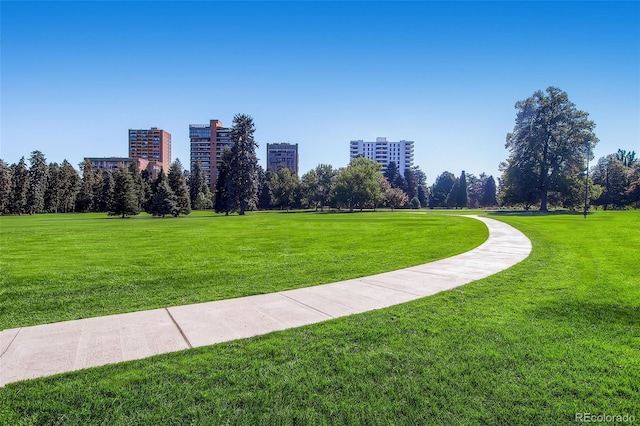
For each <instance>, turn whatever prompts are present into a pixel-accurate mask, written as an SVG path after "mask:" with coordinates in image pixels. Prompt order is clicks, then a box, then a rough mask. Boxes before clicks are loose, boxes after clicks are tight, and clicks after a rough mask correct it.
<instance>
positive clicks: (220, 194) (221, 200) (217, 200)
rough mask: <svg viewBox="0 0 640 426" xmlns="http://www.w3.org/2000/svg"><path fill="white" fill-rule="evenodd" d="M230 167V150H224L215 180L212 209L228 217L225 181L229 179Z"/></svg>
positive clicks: (229, 208)
mask: <svg viewBox="0 0 640 426" xmlns="http://www.w3.org/2000/svg"><path fill="white" fill-rule="evenodd" d="M230 167H231V150H230V149H229V148H225V150H224V152H223V154H222V162H221V164H220V168H219V169H218V177H217V179H216V192H215V195H214V197H213V209H214V210H215V212H216V213H224V214H225V215H228V214H229V212H230V211H231V203H230V202H229V197H228V195H227V180H228V178H229V168H230Z"/></svg>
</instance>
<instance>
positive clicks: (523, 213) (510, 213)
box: [487, 210, 593, 216]
mask: <svg viewBox="0 0 640 426" xmlns="http://www.w3.org/2000/svg"><path fill="white" fill-rule="evenodd" d="M592 213H593V212H587V215H591V214H592ZM487 214H488V215H490V216H561V215H562V216H567V215H569V216H583V212H581V211H577V210H552V211H548V212H542V211H539V210H491V211H487Z"/></svg>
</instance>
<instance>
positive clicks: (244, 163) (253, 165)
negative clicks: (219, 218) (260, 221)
mask: <svg viewBox="0 0 640 426" xmlns="http://www.w3.org/2000/svg"><path fill="white" fill-rule="evenodd" d="M254 132H255V127H254V125H253V119H252V118H251V117H250V116H249V115H246V114H236V115H235V116H234V117H233V125H232V126H231V131H230V132H229V136H230V138H231V141H232V142H233V146H232V148H231V159H230V162H229V171H228V172H229V174H228V176H227V181H226V192H227V194H226V196H227V200H228V202H229V206H228V207H229V211H237V212H238V214H239V215H241V216H242V215H244V214H245V212H246V211H247V210H252V209H255V208H256V204H257V201H258V158H257V157H256V148H257V146H258V144H257V143H256V142H255V140H254V136H253V134H254Z"/></svg>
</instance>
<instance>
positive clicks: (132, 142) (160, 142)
mask: <svg viewBox="0 0 640 426" xmlns="http://www.w3.org/2000/svg"><path fill="white" fill-rule="evenodd" d="M129 157H130V158H140V159H141V160H145V161H147V162H148V164H147V165H146V166H145V167H140V169H141V170H144V169H146V170H147V171H149V172H150V173H151V174H152V176H153V177H154V178H155V177H157V175H158V173H159V172H160V169H163V170H164V172H165V173H169V167H171V133H169V132H167V131H164V130H162V129H158V128H157V127H152V128H151V129H129Z"/></svg>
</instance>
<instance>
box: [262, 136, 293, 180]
mask: <svg viewBox="0 0 640 426" xmlns="http://www.w3.org/2000/svg"><path fill="white" fill-rule="evenodd" d="M281 167H286V168H288V169H289V170H291V171H292V172H293V173H295V174H298V144H290V143H268V144H267V170H271V171H272V172H277V171H278V169H279V168H281Z"/></svg>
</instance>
